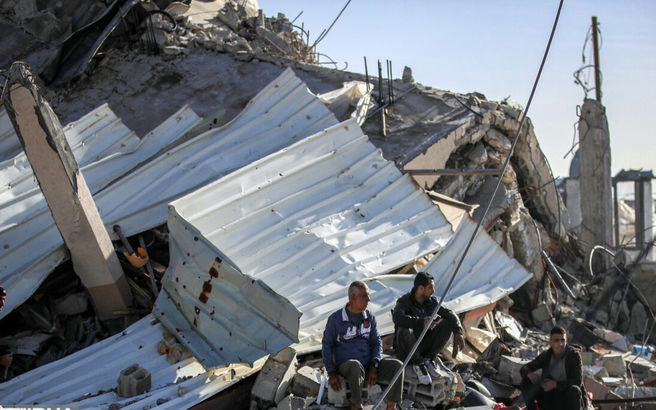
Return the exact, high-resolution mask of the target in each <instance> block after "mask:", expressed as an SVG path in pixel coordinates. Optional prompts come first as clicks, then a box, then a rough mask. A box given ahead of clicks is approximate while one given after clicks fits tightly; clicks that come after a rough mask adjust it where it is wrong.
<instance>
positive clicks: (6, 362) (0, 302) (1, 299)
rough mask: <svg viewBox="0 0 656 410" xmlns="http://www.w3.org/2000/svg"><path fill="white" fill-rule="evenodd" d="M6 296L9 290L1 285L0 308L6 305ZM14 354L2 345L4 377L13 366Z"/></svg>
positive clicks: (0, 354)
mask: <svg viewBox="0 0 656 410" xmlns="http://www.w3.org/2000/svg"><path fill="white" fill-rule="evenodd" d="M5 297H7V292H6V291H5V288H3V287H2V286H0V310H2V308H3V307H4V306H5ZM11 362H12V356H11V353H10V352H9V350H7V348H6V346H0V366H2V367H4V369H3V370H2V379H3V380H4V379H6V377H7V369H8V368H9V366H11Z"/></svg>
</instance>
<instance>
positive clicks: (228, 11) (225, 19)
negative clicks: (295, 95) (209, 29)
mask: <svg viewBox="0 0 656 410" xmlns="http://www.w3.org/2000/svg"><path fill="white" fill-rule="evenodd" d="M216 17H217V18H218V19H219V20H220V21H221V22H222V23H223V24H225V25H226V26H228V27H230V29H231V30H232V31H237V28H238V26H239V15H238V14H237V10H235V8H234V5H233V3H232V2H230V1H227V2H226V3H225V6H224V7H223V8H222V9H221V10H219V13H218V14H217V15H216Z"/></svg>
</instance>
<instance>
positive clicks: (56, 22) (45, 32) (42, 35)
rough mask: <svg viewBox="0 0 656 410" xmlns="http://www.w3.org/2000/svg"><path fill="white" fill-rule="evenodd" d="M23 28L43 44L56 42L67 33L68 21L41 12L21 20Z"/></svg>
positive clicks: (46, 12)
mask: <svg viewBox="0 0 656 410" xmlns="http://www.w3.org/2000/svg"><path fill="white" fill-rule="evenodd" d="M23 28H24V29H25V31H27V32H28V33H30V34H32V35H33V36H34V37H36V38H38V39H39V40H41V41H43V42H44V43H47V42H51V41H56V40H57V39H59V38H60V37H63V36H64V35H65V34H67V33H69V28H70V19H65V18H61V19H58V18H57V17H55V15H54V14H52V13H51V12H49V11H42V12H40V13H37V14H35V15H33V16H29V17H26V18H24V19H23Z"/></svg>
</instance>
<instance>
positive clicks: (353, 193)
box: [0, 120, 528, 408]
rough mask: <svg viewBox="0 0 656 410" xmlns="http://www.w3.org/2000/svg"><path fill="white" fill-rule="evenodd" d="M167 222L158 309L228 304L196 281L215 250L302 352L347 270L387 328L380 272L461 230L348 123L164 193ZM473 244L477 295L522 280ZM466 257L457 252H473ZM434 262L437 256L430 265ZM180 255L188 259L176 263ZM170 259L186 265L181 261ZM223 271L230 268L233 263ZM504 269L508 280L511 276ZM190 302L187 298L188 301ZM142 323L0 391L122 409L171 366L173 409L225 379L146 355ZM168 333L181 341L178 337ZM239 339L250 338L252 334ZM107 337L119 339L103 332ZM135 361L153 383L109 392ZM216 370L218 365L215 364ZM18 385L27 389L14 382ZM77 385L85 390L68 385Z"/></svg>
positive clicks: (151, 344)
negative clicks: (169, 198)
mask: <svg viewBox="0 0 656 410" xmlns="http://www.w3.org/2000/svg"><path fill="white" fill-rule="evenodd" d="M461 219H462V220H463V221H464V220H468V219H467V218H461ZM169 221H170V224H171V225H170V226H171V227H172V230H171V249H172V255H174V257H173V259H172V261H171V265H170V266H169V269H168V270H167V273H166V279H165V281H164V282H165V283H164V291H163V292H162V293H161V294H160V299H158V302H157V307H158V309H159V314H160V315H161V312H165V316H168V315H169V314H171V313H175V312H173V311H171V309H175V308H174V307H172V306H171V305H170V304H169V305H167V304H162V300H164V299H166V298H167V297H168V296H167V295H174V297H177V299H176V300H177V301H179V302H180V305H183V304H184V306H181V308H182V310H183V312H182V313H183V314H185V313H188V312H196V313H192V314H191V316H189V315H188V314H187V316H186V319H185V320H187V321H188V322H189V321H193V319H192V318H193V317H194V316H193V315H194V314H196V315H198V312H197V311H196V308H198V309H200V308H201V307H202V308H203V309H204V310H205V312H207V311H209V310H210V307H211V308H213V309H216V310H217V311H219V309H222V311H231V310H233V308H234V307H231V305H230V303H232V302H231V300H230V299H229V298H228V299H224V298H222V297H221V296H220V293H216V294H215V293H214V290H215V288H220V286H219V287H215V286H212V287H211V288H208V287H203V284H204V283H207V282H209V283H210V284H215V283H216V282H218V281H221V280H224V279H223V277H222V275H221V273H220V271H219V270H218V269H217V272H216V275H213V274H212V273H210V272H211V269H212V267H215V268H216V267H217V266H215V264H216V259H215V258H216V257H217V256H221V257H222V258H221V265H223V264H230V265H233V267H237V266H238V267H239V268H240V269H241V271H242V272H243V273H244V274H246V275H248V276H246V275H244V276H243V278H242V280H244V279H246V278H249V277H252V278H253V279H252V280H255V279H259V280H262V281H264V282H266V284H267V285H269V286H270V287H271V289H273V290H274V291H275V292H277V293H278V294H280V295H282V296H281V297H280V300H281V301H282V302H283V303H284V302H286V300H285V298H287V299H288V300H289V301H290V302H292V303H294V304H295V305H296V307H297V308H299V310H301V311H302V312H303V317H302V321H301V331H300V335H301V336H302V339H301V343H303V344H302V345H298V347H299V348H300V349H301V350H302V351H310V350H317V349H318V348H319V346H320V339H321V334H322V332H323V327H324V325H325V320H326V318H327V316H328V315H329V314H330V313H332V312H333V311H335V310H337V309H338V308H339V307H341V306H343V304H344V302H345V300H346V294H345V289H346V286H347V285H348V284H349V283H350V282H351V281H353V280H355V279H364V280H366V281H368V282H369V284H370V287H371V290H372V302H371V304H370V308H371V309H373V310H374V312H375V314H376V315H377V317H378V318H379V319H378V320H379V322H380V323H381V330H382V332H383V333H389V332H391V330H392V325H391V318H390V313H389V311H390V308H391V307H392V306H393V304H394V302H395V300H396V299H397V298H398V297H399V296H400V295H402V294H403V293H405V292H407V291H408V289H410V287H411V286H412V276H410V275H381V274H383V273H387V272H389V271H390V270H393V269H394V268H396V267H399V266H403V265H405V264H407V263H410V262H413V261H414V260H416V259H417V258H419V257H421V256H423V255H426V254H427V253H430V252H432V251H434V250H436V249H439V248H441V247H443V246H444V245H445V244H446V243H447V242H448V241H449V240H451V241H450V242H449V243H450V244H452V245H453V246H454V251H458V250H461V249H462V247H461V244H460V242H459V241H458V240H457V239H452V238H457V237H459V236H460V237H465V236H466V232H465V233H459V234H456V235H455V236H454V235H453V232H452V226H451V223H450V222H449V221H447V220H446V219H445V218H444V216H443V215H442V212H441V211H440V209H439V208H438V207H436V206H434V205H433V204H432V203H431V201H430V200H429V199H428V197H427V196H426V195H425V194H424V193H423V192H422V191H421V190H419V189H417V188H416V186H415V185H414V184H413V183H412V181H411V179H410V178H409V177H408V176H407V175H402V174H401V173H400V172H399V171H398V170H397V169H396V167H395V166H394V165H393V164H391V163H390V162H388V161H386V160H384V159H383V158H382V156H381V154H380V151H379V150H377V149H375V147H373V145H371V144H370V143H369V142H368V140H367V138H366V136H364V135H362V132H361V130H360V129H359V127H358V126H357V124H356V123H355V121H354V120H350V121H347V122H344V123H340V124H337V125H335V126H333V127H331V128H329V129H326V130H324V131H322V132H320V133H317V134H315V135H313V136H311V137H308V138H306V139H304V140H302V141H300V142H298V143H296V144H294V145H292V146H290V147H288V148H284V149H282V150H280V151H278V152H276V153H274V154H272V155H269V156H268V157H266V158H263V159H261V160H258V161H255V162H253V163H252V164H250V165H248V166H246V167H244V168H242V169H240V170H238V171H236V172H233V173H231V174H230V175H227V176H225V177H223V178H221V179H219V180H218V181H216V182H214V183H211V184H209V185H207V186H205V187H203V188H201V189H199V190H197V191H196V192H193V193H192V194H189V195H188V196H186V197H184V198H182V199H180V200H178V201H176V202H174V203H173V204H172V205H171V206H170V220H169ZM461 223H462V222H461ZM481 235H483V236H485V235H487V234H486V233H484V232H483V233H481V234H479V236H481ZM480 245H481V246H482V247H483V248H486V249H485V252H488V253H490V254H491V255H493V257H492V258H490V259H488V261H487V265H489V264H493V265H494V266H497V265H498V266H499V267H500V268H499V269H497V270H496V272H498V273H499V274H500V275H501V277H502V278H504V279H503V282H504V285H503V286H497V287H495V288H493V289H491V291H492V292H497V293H496V294H495V293H490V294H489V295H488V296H487V297H486V298H484V299H485V300H492V299H494V298H498V297H500V296H502V295H504V294H506V293H508V292H510V291H511V290H512V289H513V288H514V287H516V286H519V285H520V284H521V283H523V281H524V280H525V279H526V278H527V277H528V274H527V273H526V271H524V270H523V268H521V267H519V266H518V265H516V264H512V263H511V264H508V263H506V262H507V260H508V259H509V258H508V256H507V255H505V253H504V252H503V251H502V250H501V249H500V248H499V247H498V245H496V243H494V242H493V241H491V239H490V238H489V237H487V241H485V240H484V241H483V242H481V243H480ZM449 246H450V245H447V249H448V248H449ZM192 255H193V257H192ZM472 255H473V256H470V258H469V259H472V260H475V258H477V257H478V256H479V255H477V254H472ZM434 259H435V260H436V262H435V263H434V264H433V265H432V269H435V271H433V270H431V271H432V272H433V273H435V274H436V277H439V275H441V274H442V272H443V271H442V269H445V267H444V266H443V265H442V263H450V262H451V261H447V259H448V258H442V259H436V258H434ZM439 260H441V261H442V262H441V263H437V261H439ZM187 261H197V262H196V263H192V264H191V265H192V266H187V265H188V263H187ZM487 265H486V267H487ZM182 266H187V267H186V268H185V269H184V270H183V269H181V267H182ZM472 266H473V267H478V265H475V264H473V265H472ZM231 274H233V275H237V274H238V272H237V271H236V269H235V270H234V271H233V272H232V273H231ZM513 275H514V276H513ZM478 276H481V277H485V278H486V280H488V277H487V275H486V272H484V271H480V270H479V271H478ZM512 278H514V279H515V280H516V281H515V282H514V283H513V282H512V281H511V280H510V279H512ZM176 279H177V280H176ZM493 282H494V281H493ZM251 284H252V283H251ZM184 286H186V287H187V288H190V287H193V288H191V289H189V291H188V292H185V291H182V290H181V289H180V288H179V287H182V288H183V289H184ZM203 292H205V293H207V300H208V301H209V302H201V304H198V303H197V302H195V300H196V299H197V298H198V296H197V294H198V293H203ZM176 293H177V294H178V295H175V294H176ZM246 293H248V292H246ZM456 297H457V296H456ZM242 298H243V296H242ZM454 298H455V297H454ZM254 299H255V300H254V301H253V303H257V298H254ZM191 300H194V303H189V302H190V301H191ZM481 300H483V299H481ZM240 302H241V303H243V300H240ZM471 306H472V305H468V307H471ZM454 307H456V309H457V306H454ZM205 312H204V313H205ZM248 313H249V312H246V313H245V314H244V316H242V317H240V318H239V320H238V322H237V323H234V322H231V323H227V322H226V323H227V324H228V326H232V327H235V326H237V327H244V329H243V330H244V331H248V330H249V329H247V327H246V326H242V325H243V324H244V323H248V320H249V316H248ZM209 316H211V315H207V314H206V315H205V320H206V322H210V321H211V320H207V319H206V318H207V317H209ZM257 319H258V320H260V319H261V318H257ZM230 320H232V318H230ZM148 321H150V319H143V320H142V321H141V322H140V323H141V324H137V325H134V326H133V327H132V328H130V329H128V330H127V331H126V332H124V333H125V335H124V337H123V339H122V343H110V342H106V341H103V342H101V343H99V344H97V345H94V346H91V347H90V348H88V349H85V350H83V351H81V352H78V353H76V354H74V355H72V356H70V357H67V358H64V359H62V360H60V361H57V362H55V363H52V364H50V365H47V366H44V367H43V368H39V369H35V370H33V371H32V372H30V373H27V374H26V375H23V376H20V377H19V378H17V379H16V380H15V381H10V382H8V383H5V384H4V385H0V399H1V400H2V401H3V402H8V403H46V402H58V403H62V402H67V403H69V402H71V401H72V400H74V399H76V398H79V397H83V396H85V395H89V398H87V399H85V400H81V401H76V402H75V404H77V405H80V406H83V407H88V406H101V405H102V406H106V405H108V404H109V403H113V402H118V403H121V404H122V403H126V402H129V403H130V406H131V407H128V408H142V407H143V406H145V405H150V404H153V402H155V401H156V398H170V397H171V396H173V397H175V395H174V393H175V392H176V391H177V386H175V385H173V384H171V383H174V382H175V381H176V380H178V379H177V378H176V376H175V375H176V372H177V371H181V372H183V374H185V375H186V374H189V375H194V374H195V377H194V378H193V379H191V380H193V383H195V384H194V387H195V389H194V390H192V391H190V392H189V393H187V394H185V395H184V396H183V398H180V399H175V400H184V406H189V405H192V404H194V403H197V402H200V401H202V400H203V399H205V398H207V397H209V396H210V395H211V394H215V393H217V392H219V391H221V390H223V389H224V388H225V387H227V386H228V385H229V384H230V382H223V383H216V382H210V380H211V375H212V374H214V373H215V372H214V371H208V372H207V373H203V372H202V371H201V370H200V369H199V368H197V367H194V366H197V365H199V363H198V362H197V361H196V360H195V359H188V360H187V361H185V362H183V363H181V364H180V363H178V364H177V365H168V366H167V365H166V364H165V359H164V358H163V356H159V357H158V356H157V353H156V350H157V349H156V342H157V340H159V338H161V332H162V327H161V326H159V325H156V326H155V327H156V329H157V330H152V331H151V333H148V334H147V335H146V334H141V333H138V332H135V331H134V330H133V329H135V328H137V329H142V328H145V327H147V325H146V324H147V323H148ZM198 324H200V323H198ZM208 324H209V325H213V324H212V323H206V324H204V325H203V326H198V327H199V334H200V335H201V336H200V337H205V339H206V340H207V337H208V336H209V335H210V334H211V333H205V336H202V335H203V332H205V331H206V330H207V329H208V328H209V327H208V326H207V325H208ZM150 326H151V327H152V326H153V325H150ZM189 327H190V328H191V326H189ZM194 327H196V326H194ZM173 330H175V329H173ZM178 335H179V336H180V339H182V341H183V342H184V339H186V338H187V337H186V336H185V335H184V334H182V335H181V334H180V333H178ZM182 336H185V337H182ZM251 337H252V338H253V340H254V341H255V342H258V341H259V342H261V339H260V338H259V336H257V334H256V333H254V334H252V336H251ZM267 337H268V336H267ZM113 340H117V341H118V340H121V339H120V336H115V337H114V339H113ZM229 340H230V338H228V339H223V340H214V342H215V343H219V344H220V343H221V342H224V346H227V345H228V344H225V342H227V341H229ZM114 346H116V347H114ZM253 354H255V353H253ZM116 358H120V359H118V360H116ZM124 358H125V360H123V359H124ZM137 358H139V359H138V360H137ZM245 359H246V360H250V359H248V358H245ZM135 361H136V362H138V363H139V364H140V365H141V366H142V367H145V368H146V369H148V370H149V371H150V372H151V373H153V374H155V376H154V380H153V388H152V389H151V391H150V392H149V393H146V394H144V395H142V396H139V397H137V398H131V399H129V400H128V399H120V400H119V398H118V397H117V396H116V395H115V393H114V392H112V391H109V390H110V389H112V388H113V387H114V386H115V385H116V377H117V375H118V373H119V372H120V370H122V369H123V368H125V367H127V366H128V365H129V364H131V363H133V362H135ZM99 363H100V364H102V366H99ZM187 366H190V368H191V370H188V369H189V368H188V367H187ZM234 366H237V365H234ZM259 366H261V360H259V361H256V363H255V368H254V369H253V370H252V371H253V372H254V371H256V370H257V369H258V368H259ZM179 367H180V369H178V368H179ZM55 369H56V370H57V371H55ZM219 372H223V373H221V374H223V375H225V374H227V373H225V371H223V370H219ZM247 373H248V372H247V371H244V374H247ZM87 374H88V375H89V376H88V377H86V375H87ZM71 375H73V376H71ZM64 381H66V382H64ZM17 383H20V384H17ZM185 383H186V382H185ZM19 385H27V386H30V388H29V389H18V388H17V386H19ZM80 385H83V386H85V387H82V388H78V386H80ZM37 386H41V387H37ZM72 386H75V387H72ZM71 389H72V390H73V391H69V390H71ZM201 392H202V393H203V394H200V393H201ZM98 393H100V394H98ZM91 396H93V397H91ZM176 405H177V406H180V405H181V403H180V402H175V404H172V403H171V402H166V403H164V404H163V405H162V406H163V407H172V406H173V407H175V406H176Z"/></svg>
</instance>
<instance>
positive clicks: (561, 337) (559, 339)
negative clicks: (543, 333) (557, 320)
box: [549, 326, 567, 356]
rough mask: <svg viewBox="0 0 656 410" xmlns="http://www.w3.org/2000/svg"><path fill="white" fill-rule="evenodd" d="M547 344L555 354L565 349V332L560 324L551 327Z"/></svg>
mask: <svg viewBox="0 0 656 410" xmlns="http://www.w3.org/2000/svg"><path fill="white" fill-rule="evenodd" d="M549 346H551V349H552V350H553V352H554V354H555V355H556V356H558V355H560V354H561V353H562V352H563V351H564V350H565V346H567V333H565V329H563V328H562V327H560V326H555V327H554V328H553V329H551V332H550V335H549Z"/></svg>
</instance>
